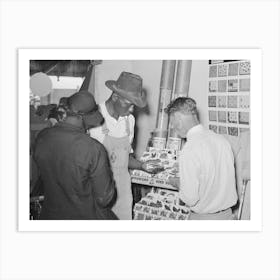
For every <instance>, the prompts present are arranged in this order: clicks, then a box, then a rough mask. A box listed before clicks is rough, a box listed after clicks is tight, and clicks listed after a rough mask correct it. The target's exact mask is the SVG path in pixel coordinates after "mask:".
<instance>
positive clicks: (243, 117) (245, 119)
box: [239, 112, 250, 125]
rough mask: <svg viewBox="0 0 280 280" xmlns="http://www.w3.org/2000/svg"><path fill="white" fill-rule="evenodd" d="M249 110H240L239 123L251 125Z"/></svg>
mask: <svg viewBox="0 0 280 280" xmlns="http://www.w3.org/2000/svg"><path fill="white" fill-rule="evenodd" d="M249 118H250V116H249V112H239V123H240V124H247V125H249Z"/></svg>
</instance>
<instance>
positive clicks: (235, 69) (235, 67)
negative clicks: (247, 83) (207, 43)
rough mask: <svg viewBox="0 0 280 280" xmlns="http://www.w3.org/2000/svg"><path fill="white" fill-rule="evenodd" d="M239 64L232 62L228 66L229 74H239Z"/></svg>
mask: <svg viewBox="0 0 280 280" xmlns="http://www.w3.org/2000/svg"><path fill="white" fill-rule="evenodd" d="M238 64H239V63H231V64H229V67H228V75H229V76H237V75H238Z"/></svg>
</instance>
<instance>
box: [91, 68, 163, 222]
mask: <svg viewBox="0 0 280 280" xmlns="http://www.w3.org/2000/svg"><path fill="white" fill-rule="evenodd" d="M105 85H106V86H107V87H108V88H109V89H111V90H112V94H111V96H110V98H109V99H108V100H107V101H106V102H104V103H102V104H100V105H99V107H100V111H101V113H102V115H103V117H104V120H105V122H104V124H103V126H102V127H98V128H94V129H91V130H90V135H91V136H92V137H94V138H95V139H97V140H98V141H99V142H100V143H102V144H103V145H104V146H105V148H106V150H107V152H108V155H109V159H110V163H111V168H112V171H113V174H114V179H115V182H116V187H117V200H116V203H115V204H114V206H113V208H112V210H113V211H114V213H115V214H116V215H117V216H118V218H119V219H122V220H130V219H132V201H133V199H132V190H131V179H130V175H129V172H128V169H140V170H144V171H146V172H149V173H154V172H155V171H156V167H157V161H147V162H145V163H143V162H141V161H139V160H137V159H136V158H135V157H133V155H132V152H133V151H132V148H131V143H132V141H133V137H134V125H135V118H134V116H133V115H132V114H131V113H132V112H133V108H134V106H137V107H140V108H143V107H145V106H146V105H147V100H146V95H145V93H144V91H143V90H142V78H141V77H140V76H138V75H135V74H132V73H128V72H122V73H121V74H120V76H119V78H118V80H117V81H114V80H109V81H106V82H105Z"/></svg>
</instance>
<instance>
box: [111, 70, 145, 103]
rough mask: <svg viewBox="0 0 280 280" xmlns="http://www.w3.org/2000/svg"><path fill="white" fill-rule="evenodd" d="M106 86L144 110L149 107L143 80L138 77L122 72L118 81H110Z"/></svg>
mask: <svg viewBox="0 0 280 280" xmlns="http://www.w3.org/2000/svg"><path fill="white" fill-rule="evenodd" d="M105 85H106V86H107V87H108V88H109V89H111V90H112V91H113V92H115V93H116V94H118V95H119V96H121V97H123V98H125V99H127V100H129V101H130V102H132V103H133V104H134V105H136V106H137V107H140V108H143V107H145V106H146V105H147V100H146V94H145V93H144V91H143V90H142V78H141V77H140V76H138V75H135V74H132V73H129V72H122V73H121V74H120V76H119V78H118V80H117V81H113V80H108V81H106V82H105Z"/></svg>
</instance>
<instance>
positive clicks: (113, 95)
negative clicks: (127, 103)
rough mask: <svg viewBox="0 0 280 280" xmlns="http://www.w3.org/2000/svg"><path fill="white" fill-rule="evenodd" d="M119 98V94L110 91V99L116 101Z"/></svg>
mask: <svg viewBox="0 0 280 280" xmlns="http://www.w3.org/2000/svg"><path fill="white" fill-rule="evenodd" d="M118 99H119V96H118V95H117V94H116V93H114V92H113V93H112V100H113V101H114V102H116V101H117V100H118Z"/></svg>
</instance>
